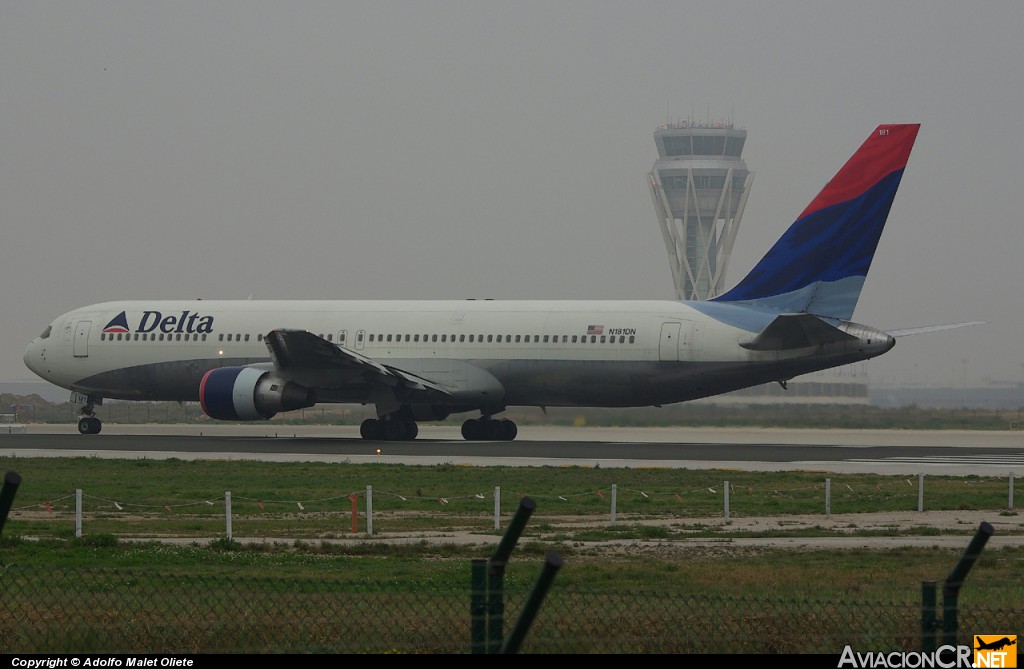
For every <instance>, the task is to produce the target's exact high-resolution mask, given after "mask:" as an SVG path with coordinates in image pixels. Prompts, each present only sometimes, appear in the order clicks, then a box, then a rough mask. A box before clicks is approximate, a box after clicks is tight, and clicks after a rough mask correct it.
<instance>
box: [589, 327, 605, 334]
mask: <svg viewBox="0 0 1024 669" xmlns="http://www.w3.org/2000/svg"><path fill="white" fill-rule="evenodd" d="M587 334H588V335H599V334H604V326H603V325H588V326H587Z"/></svg>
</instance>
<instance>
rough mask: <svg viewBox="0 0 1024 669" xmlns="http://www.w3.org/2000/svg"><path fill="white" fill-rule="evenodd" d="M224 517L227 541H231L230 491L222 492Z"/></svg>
mask: <svg viewBox="0 0 1024 669" xmlns="http://www.w3.org/2000/svg"><path fill="white" fill-rule="evenodd" d="M224 519H225V521H226V523H227V527H226V532H227V538H228V541H231V491H228V492H226V493H224Z"/></svg>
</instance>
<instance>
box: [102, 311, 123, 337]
mask: <svg viewBox="0 0 1024 669" xmlns="http://www.w3.org/2000/svg"><path fill="white" fill-rule="evenodd" d="M103 332H129V330H128V316H127V315H125V313H124V312H123V311H122V312H121V313H119V314H118V315H117V316H114V317H113V318H112V319H111V320H110V322H109V323H107V325H106V326H105V327H104V328H103Z"/></svg>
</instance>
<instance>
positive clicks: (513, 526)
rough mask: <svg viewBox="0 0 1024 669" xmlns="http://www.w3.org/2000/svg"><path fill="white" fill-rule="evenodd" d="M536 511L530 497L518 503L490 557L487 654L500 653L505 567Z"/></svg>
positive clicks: (535, 504) (503, 613) (502, 631)
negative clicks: (517, 507)
mask: <svg viewBox="0 0 1024 669" xmlns="http://www.w3.org/2000/svg"><path fill="white" fill-rule="evenodd" d="M536 508H537V503H536V502H534V501H533V500H532V499H530V498H529V497H524V498H522V499H521V500H519V510H518V511H516V515H515V516H513V517H512V522H511V523H510V524H509V526H508V529H507V530H505V536H503V537H502V539H501V543H499V544H498V548H497V550H495V551H494V554H493V555H492V556H491V560H490V565H489V567H488V570H487V571H488V574H487V576H488V582H487V616H488V625H487V627H488V629H487V652H488V653H497V652H499V651H500V650H501V640H502V637H503V635H504V628H505V565H506V564H507V562H508V557H509V555H511V554H512V549H513V548H515V545H516V542H517V541H518V540H519V536H520V535H521V534H522V533H523V528H525V527H526V521H527V520H529V519H530V514H532V513H533V511H534V509H536Z"/></svg>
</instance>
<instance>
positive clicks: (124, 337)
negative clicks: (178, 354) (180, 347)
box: [100, 332, 263, 341]
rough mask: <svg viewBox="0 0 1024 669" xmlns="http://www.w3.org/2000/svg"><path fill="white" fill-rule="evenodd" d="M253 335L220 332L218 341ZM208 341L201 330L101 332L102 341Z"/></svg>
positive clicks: (247, 338)
mask: <svg viewBox="0 0 1024 669" xmlns="http://www.w3.org/2000/svg"><path fill="white" fill-rule="evenodd" d="M250 337H251V335H247V334H246V335H242V334H235V335H232V334H227V335H225V334H219V335H217V341H249V338H250ZM139 340H142V341H206V333H205V332H203V333H199V332H185V333H181V332H168V333H167V334H166V336H165V335H164V333H163V332H159V333H157V332H143V333H142V334H139V333H138V332H136V333H135V334H130V333H127V332H118V333H113V332H101V333H100V341H139ZM256 341H263V335H261V334H259V335H256Z"/></svg>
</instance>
